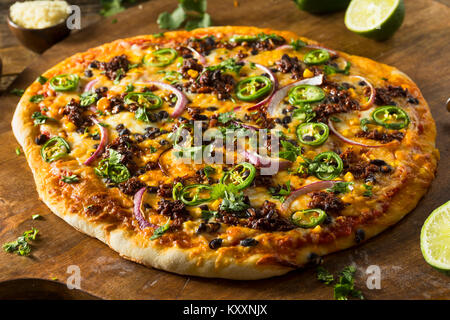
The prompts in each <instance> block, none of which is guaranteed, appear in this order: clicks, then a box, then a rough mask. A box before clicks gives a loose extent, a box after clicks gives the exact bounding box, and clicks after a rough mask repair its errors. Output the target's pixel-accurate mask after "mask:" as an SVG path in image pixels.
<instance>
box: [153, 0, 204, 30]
mask: <svg viewBox="0 0 450 320" xmlns="http://www.w3.org/2000/svg"><path fill="white" fill-rule="evenodd" d="M206 7H207V1H206V0H178V7H177V8H176V9H175V10H174V11H173V12H171V13H169V12H167V11H165V12H162V13H161V14H160V15H159V16H158V20H157V23H158V25H159V27H160V28H161V29H168V30H174V29H178V28H180V27H182V26H184V28H185V29H186V30H192V29H195V28H205V27H209V26H211V16H210V15H209V14H208V13H206Z"/></svg>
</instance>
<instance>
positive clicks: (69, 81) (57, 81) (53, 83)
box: [50, 74, 80, 91]
mask: <svg viewBox="0 0 450 320" xmlns="http://www.w3.org/2000/svg"><path fill="white" fill-rule="evenodd" d="M79 81H80V77H79V76H78V75H76V74H60V75H58V76H54V77H53V78H51V79H50V87H51V88H52V89H53V90H55V91H70V90H73V89H76V88H77V87H78V82H79Z"/></svg>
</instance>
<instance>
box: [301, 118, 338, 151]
mask: <svg viewBox="0 0 450 320" xmlns="http://www.w3.org/2000/svg"><path fill="white" fill-rule="evenodd" d="M296 131H297V138H298V140H299V141H300V142H301V143H303V144H306V145H309V146H320V145H321V144H323V143H324V142H325V141H326V140H327V139H328V135H329V133H330V129H329V128H328V126H327V125H326V124H325V123H322V122H306V123H302V124H300V125H298V127H297V130H296ZM306 137H309V138H312V139H314V140H306Z"/></svg>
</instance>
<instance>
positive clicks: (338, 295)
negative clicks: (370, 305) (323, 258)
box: [317, 266, 364, 300]
mask: <svg viewBox="0 0 450 320" xmlns="http://www.w3.org/2000/svg"><path fill="white" fill-rule="evenodd" d="M355 273H356V268H355V267H354V266H348V267H345V268H344V269H343V270H342V271H341V272H340V273H339V277H338V279H337V280H336V282H335V279H334V276H333V274H332V273H330V272H328V271H327V270H326V269H325V268H323V267H318V268H317V280H319V281H320V282H323V283H325V284H326V285H329V284H332V283H334V282H335V284H334V288H333V292H334V299H336V300H348V298H349V297H352V298H357V299H361V300H363V299H364V296H363V294H362V292H361V291H359V290H356V289H355Z"/></svg>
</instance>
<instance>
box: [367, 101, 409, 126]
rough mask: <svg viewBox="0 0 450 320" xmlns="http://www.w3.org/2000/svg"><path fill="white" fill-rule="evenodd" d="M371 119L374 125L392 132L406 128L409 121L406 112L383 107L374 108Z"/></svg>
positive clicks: (397, 108)
mask: <svg viewBox="0 0 450 320" xmlns="http://www.w3.org/2000/svg"><path fill="white" fill-rule="evenodd" d="M372 119H373V121H375V123H376V124H378V125H380V126H383V127H385V128H387V129H393V130H398V129H403V128H405V127H407V126H408V124H409V121H410V120H409V116H408V114H407V113H406V111H405V110H403V109H401V108H399V107H396V106H383V107H378V108H376V109H375V110H374V111H373V112H372ZM388 121H395V122H388Z"/></svg>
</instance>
